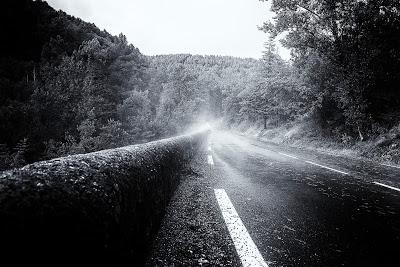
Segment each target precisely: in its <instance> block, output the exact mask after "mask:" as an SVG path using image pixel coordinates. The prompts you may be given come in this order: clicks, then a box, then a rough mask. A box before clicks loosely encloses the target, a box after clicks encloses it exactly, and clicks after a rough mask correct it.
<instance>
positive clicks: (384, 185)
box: [374, 182, 400, 192]
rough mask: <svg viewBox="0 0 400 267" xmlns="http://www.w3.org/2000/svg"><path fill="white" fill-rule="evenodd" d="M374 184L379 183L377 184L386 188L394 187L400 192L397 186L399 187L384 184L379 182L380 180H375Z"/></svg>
mask: <svg viewBox="0 0 400 267" xmlns="http://www.w3.org/2000/svg"><path fill="white" fill-rule="evenodd" d="M374 184H377V185H380V186H383V187H386V188H390V189H393V190H396V191H399V192H400V188H397V187H393V186H390V185H386V184H382V183H378V182H374Z"/></svg>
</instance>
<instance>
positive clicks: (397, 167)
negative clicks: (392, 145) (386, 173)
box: [381, 163, 400, 169]
mask: <svg viewBox="0 0 400 267" xmlns="http://www.w3.org/2000/svg"><path fill="white" fill-rule="evenodd" d="M381 165H383V166H386V167H392V168H396V169H400V166H394V165H389V164H385V163H381Z"/></svg>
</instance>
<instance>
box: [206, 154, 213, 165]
mask: <svg viewBox="0 0 400 267" xmlns="http://www.w3.org/2000/svg"><path fill="white" fill-rule="evenodd" d="M207 162H208V164H210V165H214V159H213V157H212V155H207Z"/></svg>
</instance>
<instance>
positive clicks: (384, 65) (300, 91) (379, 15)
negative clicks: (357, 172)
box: [239, 0, 400, 160]
mask: <svg viewBox="0 0 400 267" xmlns="http://www.w3.org/2000/svg"><path fill="white" fill-rule="evenodd" d="M272 10H273V11H274V12H275V13H276V17H275V19H274V21H272V22H266V23H265V24H264V25H263V26H262V27H261V29H262V30H264V31H265V32H267V33H269V34H270V37H271V40H270V42H269V44H267V49H266V52H265V55H264V58H263V59H264V60H263V73H262V75H261V78H260V81H259V83H258V85H257V86H256V87H254V88H252V89H251V90H250V91H247V92H243V93H242V96H243V97H242V101H241V102H240V104H241V111H242V114H243V116H242V118H241V120H239V121H243V120H245V121H248V120H252V121H255V122H257V121H258V123H259V124H261V121H262V120H264V123H265V128H267V129H268V128H277V127H278V128H279V127H282V125H286V130H289V129H290V127H292V128H295V126H296V125H297V126H298V125H302V127H300V128H302V129H301V130H300V131H299V130H297V136H295V137H296V138H303V137H305V136H308V137H310V138H313V139H318V138H320V140H325V141H326V140H329V141H334V142H339V143H342V144H345V145H346V146H351V145H355V144H357V145H360V142H361V141H364V142H365V141H368V142H367V143H374V145H375V146H376V145H377V146H376V147H377V148H378V149H379V150H381V152H384V151H386V152H387V151H388V150H391V152H390V153H391V154H390V155H385V156H387V157H386V158H387V159H389V160H400V155H399V153H398V148H399V146H400V140H399V137H400V107H399V104H400V72H399V70H400V1H397V0H396V1H393V0H376V1H371V0H364V1H353V0H348V1H347V0H345V1H343V0H340V1H338V0H329V1H328V0H318V1H309V0H290V1H287V0H284V1H283V0H274V1H272ZM282 35H283V36H284V38H283V44H284V45H285V46H286V47H288V48H291V51H292V62H291V64H288V63H285V62H284V61H282V60H281V59H280V58H279V56H278V55H277V54H276V52H275V49H274V45H273V42H272V40H274V38H276V37H278V36H282ZM297 129H299V127H298V128H297ZM280 130H282V129H280ZM396 151H397V152H396ZM381 154H382V153H381Z"/></svg>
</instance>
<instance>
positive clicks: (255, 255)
mask: <svg viewBox="0 0 400 267" xmlns="http://www.w3.org/2000/svg"><path fill="white" fill-rule="evenodd" d="M214 193H215V197H216V198H217V202H218V205H219V208H220V210H221V213H222V217H223V218H224V221H225V224H226V226H227V227H228V231H229V234H230V236H231V238H232V241H233V244H234V245H235V248H236V252H237V254H238V255H239V258H240V261H241V262H242V265H243V266H244V267H253V266H254V267H255V266H262V267H268V264H267V263H266V262H265V261H264V259H263V257H262V255H261V253H260V251H259V250H258V248H257V246H256V245H255V244H254V242H253V240H252V239H251V237H250V235H249V233H248V232H247V230H246V227H245V226H244V224H243V222H242V220H241V219H240V217H239V215H238V214H237V212H236V210H235V207H234V206H233V204H232V202H231V201H230V199H229V197H228V195H227V194H226V192H225V190H224V189H214Z"/></svg>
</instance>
